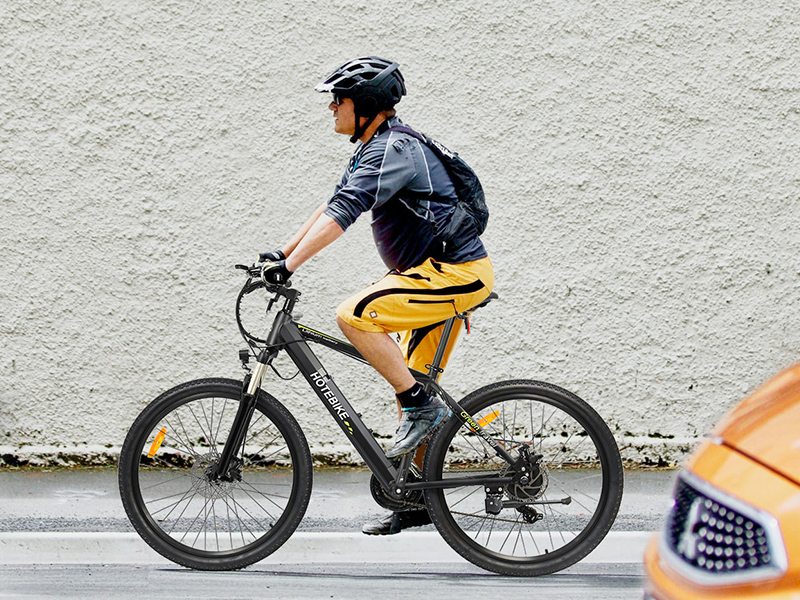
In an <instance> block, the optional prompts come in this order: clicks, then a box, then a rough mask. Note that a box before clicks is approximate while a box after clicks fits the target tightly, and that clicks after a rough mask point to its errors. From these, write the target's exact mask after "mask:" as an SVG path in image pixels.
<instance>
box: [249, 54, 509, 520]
mask: <svg viewBox="0 0 800 600" xmlns="http://www.w3.org/2000/svg"><path fill="white" fill-rule="evenodd" d="M316 90H317V91H318V92H329V93H331V94H332V101H331V103H330V104H329V106H328V108H329V109H330V110H331V111H332V112H333V118H334V130H335V131H336V133H340V134H344V135H349V136H350V141H351V142H353V143H355V142H360V144H359V145H358V146H357V147H356V150H355V152H354V153H353V156H352V158H351V159H350V162H349V164H348V166H347V169H346V170H345V173H344V175H343V176H342V180H341V182H340V183H339V184H338V185H337V186H336V189H335V191H334V194H333V196H332V197H331V198H330V199H329V200H327V201H326V202H323V203H322V204H321V205H320V206H319V207H318V208H317V210H316V211H314V213H313V214H312V215H311V217H310V218H309V219H308V221H307V222H306V223H305V224H304V225H303V227H301V228H300V230H299V231H298V232H297V233H296V234H295V235H294V236H293V237H292V238H291V240H289V241H288V242H287V243H286V244H285V245H284V246H283V248H281V249H280V250H276V251H272V252H266V253H262V254H261V255H260V258H261V260H262V261H273V262H274V263H275V265H274V266H272V267H270V268H268V269H267V270H266V271H265V277H266V279H267V280H268V281H270V282H271V283H284V282H285V281H287V280H288V279H289V278H290V277H291V275H292V274H293V273H294V272H295V271H296V270H297V269H298V268H299V267H300V266H301V265H302V264H303V263H304V262H306V261H307V260H308V259H310V258H311V257H312V256H314V255H315V254H317V253H318V252H319V251H320V250H322V249H323V248H325V247H326V246H328V245H329V244H330V243H332V242H333V241H334V240H336V239H337V238H338V237H339V236H340V235H342V233H344V231H345V230H346V229H347V228H348V227H349V226H350V225H351V224H352V223H353V222H354V221H355V220H356V219H357V218H358V216H359V215H360V214H361V213H363V212H366V211H372V231H373V236H374V239H375V243H376V245H377V247H378V252H379V253H380V256H381V258H382V259H383V261H384V263H385V264H386V266H387V267H388V268H389V269H390V271H389V273H388V274H387V275H385V276H384V277H383V278H382V279H381V280H380V281H378V282H376V283H374V284H372V285H371V286H369V287H367V288H366V289H364V290H362V291H361V292H358V293H356V294H354V295H353V296H351V297H350V298H348V299H347V300H345V301H344V302H342V303H341V305H340V306H339V307H338V308H337V311H336V315H337V323H338V324H339V327H340V328H341V329H342V332H343V333H344V334H345V336H346V337H347V338H348V339H349V340H350V342H352V344H353V345H354V346H355V347H356V348H357V349H358V351H359V352H360V353H361V354H362V355H363V356H364V358H365V359H366V360H367V361H368V362H369V363H370V364H371V365H372V366H373V367H374V368H375V369H376V370H377V371H378V372H379V373H380V374H381V375H382V376H383V377H384V378H385V379H386V380H387V381H388V382H389V383H390V384H391V385H392V387H394V389H395V393H396V396H397V403H398V408H399V409H400V423H399V426H398V428H397V433H396V436H395V440H394V445H393V446H392V447H391V448H390V449H389V450H388V451H387V452H386V456H387V457H389V458H390V459H391V458H396V457H399V456H403V455H406V454H409V453H411V452H414V451H415V450H417V457H416V461H417V463H418V464H419V460H420V459H421V456H422V452H424V450H418V449H419V448H420V445H421V444H422V443H423V442H424V441H425V439H426V438H427V437H428V436H429V435H430V433H431V432H432V431H433V430H434V429H435V428H436V427H437V426H438V425H439V423H441V422H442V421H444V420H445V419H446V418H447V417H448V416H449V414H450V409H449V408H448V407H447V405H446V404H445V403H444V402H443V401H442V400H441V399H439V398H438V397H435V396H429V395H428V393H427V392H426V391H425V389H424V388H423V387H422V386H421V385H420V384H419V383H418V382H417V381H416V380H415V379H414V377H413V375H412V374H411V372H410V371H409V368H413V369H416V370H419V371H426V370H427V369H426V367H425V366H426V365H429V364H431V363H432V362H433V358H434V354H435V352H436V347H437V345H438V343H439V339H440V338H441V334H442V329H443V326H444V322H445V321H446V320H447V319H449V318H451V317H453V316H454V315H456V314H458V313H461V312H463V311H465V310H468V309H470V308H472V307H474V306H476V305H477V304H479V303H481V302H482V301H483V300H485V299H486V298H487V297H488V296H489V294H490V293H491V291H492V287H493V285H494V272H493V269H492V263H491V261H490V260H489V257H488V254H487V252H486V249H485V248H484V246H483V243H482V242H481V240H480V238H479V237H478V235H477V234H476V233H475V232H474V228H470V227H471V226H470V225H469V224H468V223H467V222H462V225H463V227H461V228H460V229H461V231H456V232H455V234H454V235H449V236H448V238H447V239H446V240H444V239H442V237H441V235H438V234H437V232H441V231H442V230H443V229H444V228H446V227H447V225H448V223H449V222H450V220H451V219H452V216H453V213H454V207H455V204H456V201H457V200H458V197H457V194H456V188H455V187H454V185H453V181H452V179H451V177H450V176H449V175H448V172H447V169H446V167H445V165H444V164H443V163H442V160H440V158H439V157H438V156H437V154H436V153H435V152H434V151H433V150H432V149H431V148H430V147H429V146H428V145H427V144H426V143H423V142H422V141H421V140H420V139H419V137H418V136H417V135H414V134H413V133H411V132H410V130H409V129H408V128H407V127H405V126H404V125H403V123H402V121H400V119H399V118H398V117H397V116H396V112H395V109H394V106H395V105H396V104H397V103H398V102H399V101H400V99H401V97H402V96H403V95H405V93H406V89H405V83H404V80H403V76H402V75H401V73H400V70H399V67H398V65H397V63H393V62H391V61H387V60H384V59H381V58H377V57H366V58H358V59H355V60H352V61H349V62H347V63H345V64H343V65H342V66H340V67H339V68H338V69H336V70H335V71H334V72H333V73H332V74H331V75H330V76H329V77H328V78H326V79H325V80H324V81H323V82H321V83H320V84H319V85H317V87H316ZM398 128H400V129H398ZM451 233H452V232H451ZM456 324H457V327H454V329H453V335H451V337H450V340H449V343H448V347H447V349H446V351H445V355H444V358H443V359H442V363H441V366H442V368H443V367H444V366H445V365H446V364H447V360H448V358H449V356H450V354H451V352H452V349H453V347H454V345H455V341H456V339H457V338H458V333H459V332H460V324H461V321H460V320H457V321H456ZM392 333H401V338H400V346H399V347H398V345H397V344H396V343H395V341H394V340H393V339H392V338H391V337H390V336H389V334H392ZM426 523H430V518H429V517H428V513H427V511H426V510H425V509H424V508H423V509H419V510H411V511H406V512H401V513H393V514H392V515H390V516H388V517H387V518H386V519H382V520H381V521H379V522H377V523H374V524H367V525H365V526H364V528H363V531H364V533H367V534H372V535H385V534H393V533H398V532H399V531H400V530H401V529H404V528H406V527H413V526H417V525H423V524H426Z"/></svg>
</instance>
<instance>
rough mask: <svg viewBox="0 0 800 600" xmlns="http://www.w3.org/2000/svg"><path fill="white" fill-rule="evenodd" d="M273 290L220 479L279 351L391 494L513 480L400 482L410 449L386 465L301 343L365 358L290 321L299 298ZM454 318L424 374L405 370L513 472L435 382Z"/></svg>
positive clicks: (509, 459)
mask: <svg viewBox="0 0 800 600" xmlns="http://www.w3.org/2000/svg"><path fill="white" fill-rule="evenodd" d="M273 291H275V292H276V294H277V295H281V296H283V297H284V298H285V299H286V302H285V304H284V307H283V309H282V310H279V311H278V313H277V314H276V315H275V320H274V322H273V325H272V329H271V330H270V332H269V335H268V337H267V344H266V346H265V347H264V348H263V349H262V351H261V353H260V354H259V356H258V359H257V363H256V367H255V369H254V370H253V372H252V374H251V375H250V376H248V377H247V378H245V382H244V386H243V394H242V401H241V402H240V405H239V411H238V413H237V416H236V419H235V420H234V426H233V429H232V430H231V432H230V434H229V436H228V440H227V441H226V443H225V448H224V449H223V452H222V455H221V457H220V461H219V462H218V463H217V465H216V473H215V474H216V476H219V477H222V478H223V479H224V478H225V476H226V475H227V473H228V470H229V464H230V461H231V458H232V457H233V456H234V455H235V453H236V451H237V449H238V448H240V447H241V445H242V442H243V440H244V435H245V432H246V429H247V424H248V423H249V422H250V417H251V416H252V414H253V411H254V410H255V402H256V396H257V394H258V390H259V388H260V387H261V383H262V381H263V380H264V376H265V374H266V372H267V368H268V367H269V366H270V364H271V362H272V360H273V359H274V358H275V357H276V356H277V355H278V352H279V351H280V350H285V351H286V352H287V354H288V355H289V356H290V358H291V359H292V361H293V362H294V364H295V365H296V366H297V368H298V370H299V371H300V372H301V373H302V374H303V376H304V377H305V379H306V381H307V382H308V384H309V385H310V386H311V388H312V389H313V390H314V392H315V393H316V394H317V396H318V397H319V399H320V401H322V403H323V405H324V406H325V407H326V408H327V409H328V411H329V412H330V413H331V416H332V417H333V418H334V420H335V421H336V422H337V424H338V425H339V427H340V428H341V430H342V431H343V432H344V434H345V435H346V436H347V438H348V439H349V440H350V443H351V444H353V446H354V447H355V449H356V451H357V452H358V453H359V455H361V457H362V458H363V459H364V462H365V463H366V464H367V466H368V467H369V469H370V470H371V471H372V473H373V474H374V475H375V477H376V478H377V479H378V481H379V482H380V483H381V485H382V486H383V488H384V490H386V491H387V492H388V493H390V494H391V495H392V496H394V497H396V498H401V497H402V496H403V495H404V493H405V492H406V491H409V490H426V489H434V488H438V489H447V488H456V487H461V486H465V485H476V486H477V485H483V486H487V485H488V486H502V485H507V484H509V483H512V482H513V481H514V477H512V476H507V477H498V476H486V477H462V478H453V479H443V480H440V481H422V482H413V483H406V480H407V472H408V468H409V466H410V464H411V459H412V457H413V453H411V454H408V455H406V456H405V457H403V460H402V461H401V463H400V467H399V468H396V467H395V466H394V465H392V463H391V462H390V461H389V460H388V459H387V458H386V455H385V454H384V452H383V449H382V448H381V447H380V446H379V445H378V442H377V441H376V440H375V438H374V437H373V435H372V432H371V431H370V430H369V429H368V428H367V426H366V425H365V424H364V422H363V421H362V420H361V418H360V416H359V414H358V413H357V412H356V411H355V410H354V409H353V407H352V405H351V404H350V403H349V402H348V401H347V399H346V398H345V396H344V394H343V393H342V391H341V390H340V389H339V388H338V387H337V385H336V383H335V382H334V381H333V378H332V377H331V376H330V375H329V374H328V372H327V371H326V370H325V367H324V366H323V365H322V363H321V362H320V361H319V359H318V358H317V356H316V355H315V354H314V352H313V351H312V350H311V348H310V347H309V345H308V343H307V341H312V342H316V343H319V344H322V345H324V346H326V347H328V348H331V349H333V350H336V351H337V352H340V353H342V354H345V355H346V356H349V357H351V358H353V359H356V360H359V361H361V362H365V363H366V362H367V361H366V359H365V358H364V357H363V356H362V355H361V354H360V353H359V351H358V350H357V349H356V348H355V346H353V345H351V344H348V343H347V342H343V341H341V340H338V339H336V338H334V337H332V336H329V335H327V334H324V333H321V332H319V331H316V330H314V329H311V328H309V327H306V326H305V325H301V324H298V323H296V322H295V321H294V320H293V318H292V310H293V309H294V304H295V303H296V302H297V298H298V297H299V292H298V291H296V290H292V289H289V288H279V289H277V290H273ZM276 297H277V296H276ZM456 318H459V316H454V317H452V318H450V319H449V320H448V321H447V322H446V323H445V327H444V330H443V332H442V338H441V340H440V342H439V346H438V347H437V351H436V355H435V358H434V361H433V363H432V364H431V365H426V366H427V367H429V372H428V373H427V374H425V373H422V372H420V371H416V370H414V369H411V372H412V374H413V376H414V377H415V378H416V379H417V380H418V381H419V382H420V383H422V384H423V385H424V386H426V388H429V389H433V390H434V391H436V392H437V393H438V394H440V395H441V397H442V398H443V399H444V400H445V402H447V403H448V404H449V406H450V408H451V409H452V411H453V414H454V416H455V417H456V418H458V419H459V420H460V421H461V422H462V424H464V425H466V426H468V427H470V428H471V429H472V430H473V431H474V432H475V433H476V434H477V435H479V436H480V437H481V438H482V439H483V440H484V441H486V442H487V443H488V444H489V445H490V446H491V447H492V448H493V449H494V450H495V452H496V453H497V454H498V455H499V456H501V457H502V458H503V459H504V460H505V461H506V462H507V463H508V464H509V465H511V467H512V469H511V473H513V472H514V471H516V468H515V467H516V466H517V462H518V461H519V460H520V459H519V457H517V458H514V457H512V456H511V455H509V454H508V452H506V450H505V449H504V448H503V447H502V446H501V445H500V444H499V443H498V442H497V441H496V440H494V439H493V438H492V437H490V436H489V435H488V434H487V433H486V432H485V431H484V430H483V428H482V427H481V426H480V425H479V424H478V423H476V422H475V421H474V420H473V419H472V418H471V417H470V416H469V414H467V413H466V412H465V411H464V410H463V409H462V408H461V406H460V405H459V404H458V402H456V401H455V400H454V399H453V398H452V397H451V396H450V395H449V394H447V393H446V392H445V391H444V390H443V389H442V388H441V386H439V384H438V382H437V379H438V375H439V374H441V372H442V369H441V368H440V364H441V361H442V358H443V356H444V351H445V348H446V346H447V342H448V340H449V338H450V335H451V333H452V329H453V325H454V323H455V319H456Z"/></svg>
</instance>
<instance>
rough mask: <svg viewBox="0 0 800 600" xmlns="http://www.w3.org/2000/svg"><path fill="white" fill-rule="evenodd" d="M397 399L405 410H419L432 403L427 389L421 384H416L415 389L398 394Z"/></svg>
mask: <svg viewBox="0 0 800 600" xmlns="http://www.w3.org/2000/svg"><path fill="white" fill-rule="evenodd" d="M397 399H398V400H399V401H400V406H402V407H403V408H418V407H420V406H424V405H426V404H427V403H428V402H430V401H431V398H430V396H428V392H426V391H425V388H424V387H422V386H421V385H420V383H419V382H417V383H415V384H414V387H412V388H411V389H408V390H406V391H405V392H400V393H399V394H397Z"/></svg>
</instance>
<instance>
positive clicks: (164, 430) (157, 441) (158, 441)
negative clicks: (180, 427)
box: [147, 427, 167, 458]
mask: <svg viewBox="0 0 800 600" xmlns="http://www.w3.org/2000/svg"><path fill="white" fill-rule="evenodd" d="M165 435H167V428H166V427H162V428H161V431H159V432H158V435H157V436H156V439H154V440H153V445H152V446H150V452H148V453H147V456H148V457H149V458H153V457H154V456H155V455H156V452H158V449H159V448H161V442H163V441H164V436H165Z"/></svg>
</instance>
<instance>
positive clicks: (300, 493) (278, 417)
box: [118, 378, 313, 571]
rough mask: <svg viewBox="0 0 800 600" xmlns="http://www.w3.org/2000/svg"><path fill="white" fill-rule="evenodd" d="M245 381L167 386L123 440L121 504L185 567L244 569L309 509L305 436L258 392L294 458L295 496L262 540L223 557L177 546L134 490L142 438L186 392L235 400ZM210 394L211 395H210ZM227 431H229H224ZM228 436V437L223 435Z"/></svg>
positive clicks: (148, 538)
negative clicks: (154, 523)
mask: <svg viewBox="0 0 800 600" xmlns="http://www.w3.org/2000/svg"><path fill="white" fill-rule="evenodd" d="M241 390H242V382H241V381H236V380H233V379H224V378H210V379H198V380H195V381H188V382H186V383H182V384H180V385H177V386H175V387H174V388H172V389H170V390H167V391H166V392H164V393H163V394H161V395H160V396H158V397H157V398H156V399H155V400H153V401H152V402H151V403H150V404H149V405H148V406H147V407H146V408H145V409H144V410H143V411H142V412H141V414H140V415H139V416H138V417H137V419H136V420H135V421H134V423H133V425H132V426H131V428H130V430H129V432H128V435H127V437H126V438H125V442H124V443H123V445H122V450H121V451H120V458H119V468H118V474H119V489H120V496H121V498H122V504H123V506H124V508H125V512H126V513H127V514H128V518H129V519H130V521H131V524H132V525H133V527H134V529H135V530H136V532H137V533H138V534H139V535H140V536H141V537H142V539H143V540H144V541H145V542H146V543H147V544H148V545H149V546H150V547H151V548H153V549H154V550H155V551H156V552H158V553H159V554H161V555H162V556H164V557H165V558H167V559H169V560H171V561H173V562H175V563H177V564H179V565H183V566H185V567H189V568H192V569H200V570H207V571H228V570H236V569H242V568H244V567H247V566H248V565H251V564H253V563H255V562H258V561H259V560H262V559H263V558H265V557H267V556H269V555H270V554H272V553H273V552H275V551H276V550H277V549H278V548H280V547H281V546H282V545H283V544H284V543H285V542H286V540H287V539H289V537H290V536H291V535H292V533H294V531H295V530H296V529H297V526H298V525H299V524H300V521H301V520H302V518H303V515H304V514H305V511H306V508H307V507H308V502H309V499H310V497H311V486H312V478H313V468H312V461H311V453H310V451H309V448H308V443H307V442H306V438H305V435H304V434H303V431H302V429H300V426H299V425H298V423H297V421H296V420H295V418H294V417H293V416H292V415H291V413H290V412H289V411H288V410H287V409H286V407H284V406H283V404H281V403H280V402H279V401H278V400H276V399H275V398H274V397H273V396H271V395H270V394H268V393H266V392H265V391H263V390H260V391H259V395H258V398H257V407H258V408H260V409H262V410H263V412H265V413H266V414H267V415H268V417H269V419H270V420H271V421H272V422H273V423H274V424H275V426H276V427H277V428H278V430H279V431H280V433H281V434H282V436H283V437H284V439H285V440H286V443H287V446H289V451H290V454H291V457H292V469H293V475H294V479H293V489H292V494H293V498H292V501H290V502H289V503H288V504H287V506H286V508H285V510H284V512H283V515H282V516H281V517H280V518H279V519H278V524H277V526H276V527H275V528H274V529H272V530H270V531H271V533H270V535H269V536H267V537H266V539H265V540H263V541H262V542H261V543H256V544H250V545H249V546H246V547H245V548H243V549H241V550H240V551H226V552H224V553H220V555H219V556H209V555H208V554H209V553H207V552H201V551H193V550H192V549H189V548H188V547H186V546H183V547H182V548H179V547H178V544H176V543H170V541H169V540H168V539H165V538H167V537H168V536H167V535H166V534H165V533H164V532H162V531H160V530H159V529H158V528H157V527H154V526H153V525H152V524H151V523H150V520H149V519H148V517H147V516H146V515H145V513H146V511H145V509H144V507H143V506H142V502H141V498H140V496H139V494H138V490H137V489H136V485H135V482H136V481H138V467H139V460H140V454H141V448H142V445H141V440H142V438H143V436H146V435H147V434H148V432H149V431H150V429H149V428H150V427H151V425H152V424H153V423H154V422H155V421H156V419H158V418H159V417H160V416H161V415H164V414H166V413H168V412H169V411H170V407H179V406H180V405H181V404H182V400H183V399H184V398H186V396H192V395H197V394H203V393H208V394H221V395H220V396H219V397H225V398H229V399H237V400H238V398H239V397H240V395H241ZM209 397H210V396H209ZM225 435H226V436H227V432H225ZM223 441H224V440H223Z"/></svg>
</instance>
